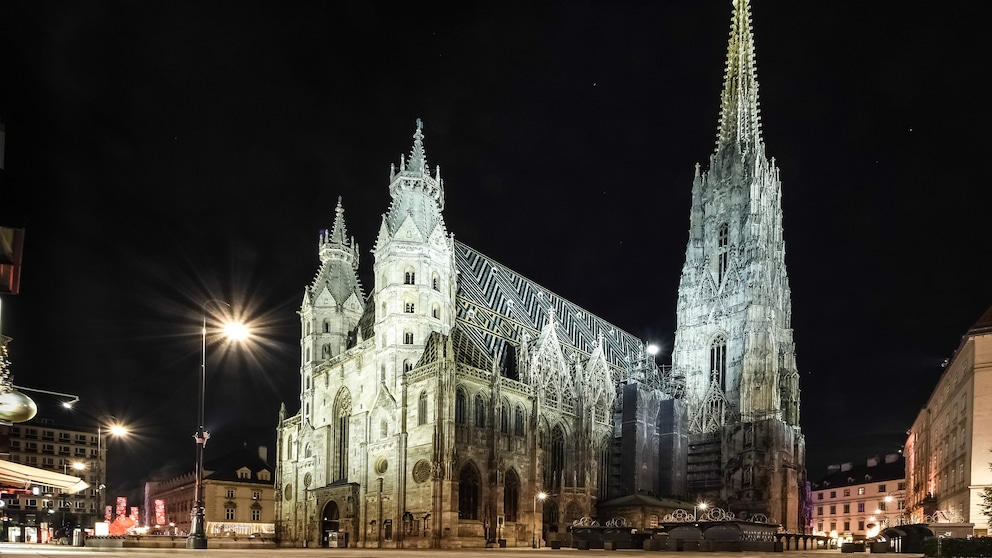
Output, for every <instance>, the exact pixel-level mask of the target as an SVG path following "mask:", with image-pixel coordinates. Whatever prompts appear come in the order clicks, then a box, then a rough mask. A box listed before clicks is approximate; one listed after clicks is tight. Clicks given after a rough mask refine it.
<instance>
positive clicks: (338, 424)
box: [332, 392, 351, 480]
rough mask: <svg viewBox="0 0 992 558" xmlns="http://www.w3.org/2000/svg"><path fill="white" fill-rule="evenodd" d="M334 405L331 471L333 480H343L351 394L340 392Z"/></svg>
mask: <svg viewBox="0 0 992 558" xmlns="http://www.w3.org/2000/svg"><path fill="white" fill-rule="evenodd" d="M334 407H335V409H334V411H335V418H336V420H335V423H334V446H333V447H334V453H333V455H332V459H334V468H333V469H332V472H333V473H334V480H343V479H347V478H348V446H349V440H348V436H349V432H348V430H349V428H348V424H349V422H350V419H351V395H349V394H348V393H347V392H343V393H341V394H340V395H339V396H338V398H337V401H336V402H335V404H334Z"/></svg>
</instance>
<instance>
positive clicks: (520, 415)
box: [513, 405, 524, 436]
mask: <svg viewBox="0 0 992 558" xmlns="http://www.w3.org/2000/svg"><path fill="white" fill-rule="evenodd" d="M513 435H514V436H523V435H524V409H523V407H521V406H520V405H517V408H516V409H514V410H513Z"/></svg>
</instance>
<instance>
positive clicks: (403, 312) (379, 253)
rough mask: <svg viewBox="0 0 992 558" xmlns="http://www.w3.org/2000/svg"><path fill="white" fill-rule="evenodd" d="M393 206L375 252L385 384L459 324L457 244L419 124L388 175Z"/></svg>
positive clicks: (377, 314) (391, 382)
mask: <svg viewBox="0 0 992 558" xmlns="http://www.w3.org/2000/svg"><path fill="white" fill-rule="evenodd" d="M389 178H390V183H389V194H390V196H391V197H392V203H391V204H390V206H389V210H388V211H387V212H386V214H385V215H383V217H382V225H381V226H380V227H379V237H378V239H377V240H376V245H375V249H374V250H373V252H374V254H375V291H374V299H375V304H376V308H375V334H376V346H377V347H378V348H380V349H383V350H384V352H381V353H380V356H381V362H380V367H379V376H380V378H379V379H380V381H382V382H385V383H387V384H388V385H394V382H395V381H396V378H398V377H399V375H400V374H401V373H402V372H403V371H405V370H410V369H412V368H413V366H414V365H415V364H416V362H417V360H418V359H419V357H420V354H421V353H422V352H423V350H424V346H425V344H426V341H427V338H428V337H429V335H430V333H431V332H434V331H437V332H440V333H444V334H447V333H448V332H449V330H450V329H451V326H452V323H453V322H454V299H455V264H454V239H453V238H452V237H449V236H448V233H447V230H446V228H445V225H444V218H443V216H442V215H441V210H442V209H443V208H444V183H443V182H442V180H441V170H440V168H435V170H434V176H431V174H430V169H429V167H428V165H427V153H426V151H425V149H424V131H423V123H422V122H421V121H420V119H417V129H416V131H415V132H414V134H413V147H412V149H411V151H410V156H409V158H408V159H407V158H403V157H401V158H400V163H399V168H398V169H397V168H396V167H395V166H393V167H391V169H390V177H389Z"/></svg>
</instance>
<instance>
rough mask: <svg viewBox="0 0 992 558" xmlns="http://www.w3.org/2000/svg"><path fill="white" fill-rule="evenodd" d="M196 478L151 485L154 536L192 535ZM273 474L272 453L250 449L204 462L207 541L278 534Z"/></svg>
mask: <svg viewBox="0 0 992 558" xmlns="http://www.w3.org/2000/svg"><path fill="white" fill-rule="evenodd" d="M195 483H196V478H195V476H194V474H193V471H188V472H186V473H183V474H181V475H178V476H176V477H173V478H170V479H164V480H159V481H151V482H147V483H145V496H144V498H145V501H144V514H145V516H144V518H143V520H144V522H145V524H146V525H147V526H148V527H149V530H150V531H151V532H153V533H164V534H169V533H171V534H174V535H187V534H189V529H190V518H191V514H190V512H191V511H192V509H193V489H194V486H195ZM273 485H274V481H273V470H272V467H271V466H270V465H269V464H268V450H267V448H265V447H264V446H263V447H260V448H258V452H257V453H256V452H253V451H250V450H247V449H242V450H238V451H235V452H231V453H229V454H227V455H223V456H219V457H216V458H212V459H208V460H207V461H205V462H204V464H203V501H204V508H205V516H204V520H205V523H204V526H205V529H206V534H207V537H210V538H213V537H248V536H253V535H254V536H263V537H272V536H274V535H275V519H274V518H275V504H274V489H273Z"/></svg>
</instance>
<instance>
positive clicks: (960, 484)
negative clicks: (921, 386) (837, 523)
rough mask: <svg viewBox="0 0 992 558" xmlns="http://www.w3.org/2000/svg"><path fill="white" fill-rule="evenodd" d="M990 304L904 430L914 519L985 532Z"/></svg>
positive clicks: (991, 474) (990, 439)
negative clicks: (970, 526) (969, 526)
mask: <svg viewBox="0 0 992 558" xmlns="http://www.w3.org/2000/svg"><path fill="white" fill-rule="evenodd" d="M989 424H992V307H990V308H989V309H988V310H986V311H985V314H984V315H982V317H981V318H979V320H978V321H977V322H975V324H974V325H973V326H972V327H971V328H970V329H969V330H968V331H967V333H965V335H964V336H963V337H962V339H961V344H960V345H959V346H958V348H957V350H956V351H955V353H954V356H953V357H952V358H951V359H950V360H949V361H948V363H947V365H946V366H945V368H944V372H943V373H942V374H941V376H940V379H939V380H938V381H937V385H936V387H935V388H934V391H933V393H932V394H931V395H930V398H929V399H928V400H927V403H926V405H925V406H924V407H923V408H922V409H921V410H920V412H919V414H918V415H917V416H916V420H915V421H914V422H913V427H912V428H911V429H910V430H909V432H908V434H909V435H908V438H907V439H906V446H905V450H904V453H905V455H906V477H907V478H906V480H907V483H908V489H909V495H908V498H907V506H908V511H909V513H910V514H911V516H912V518H913V521H914V522H915V523H931V524H933V523H946V522H951V523H972V524H974V534H975V535H976V536H987V535H988V529H989V518H988V517H986V516H985V515H984V514H982V512H981V509H980V508H979V504H980V502H981V501H982V500H981V493H982V491H983V490H984V489H985V488H987V487H989V486H992V471H990V470H989V467H990V466H989V461H990V458H989V451H990V450H992V429H990V428H989V427H988V425H989Z"/></svg>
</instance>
